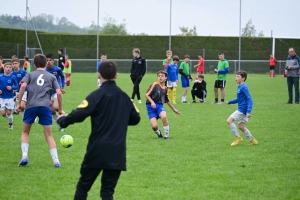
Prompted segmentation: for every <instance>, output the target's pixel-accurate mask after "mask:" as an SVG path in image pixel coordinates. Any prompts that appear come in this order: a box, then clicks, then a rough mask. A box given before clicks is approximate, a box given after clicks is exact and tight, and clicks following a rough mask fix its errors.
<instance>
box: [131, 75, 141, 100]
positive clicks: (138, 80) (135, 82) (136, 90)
mask: <svg viewBox="0 0 300 200" xmlns="http://www.w3.org/2000/svg"><path fill="white" fill-rule="evenodd" d="M131 81H132V83H133V91H132V95H131V99H134V97H135V95H136V96H137V98H138V100H140V99H141V95H140V83H141V81H142V76H138V77H131Z"/></svg>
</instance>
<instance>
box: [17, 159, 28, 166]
mask: <svg viewBox="0 0 300 200" xmlns="http://www.w3.org/2000/svg"><path fill="white" fill-rule="evenodd" d="M27 164H28V159H27V158H22V160H21V161H20V162H19V164H18V166H19V167H21V166H25V165H27Z"/></svg>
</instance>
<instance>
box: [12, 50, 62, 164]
mask: <svg viewBox="0 0 300 200" xmlns="http://www.w3.org/2000/svg"><path fill="white" fill-rule="evenodd" d="M33 62H34V66H35V67H36V70H35V71H33V72H31V73H28V74H26V76H25V77H24V78H23V80H22V85H21V89H20V93H19V98H20V99H22V98H23V95H24V92H25V89H26V87H27V86H29V87H28V98H27V100H28V101H27V108H26V110H25V113H24V118H23V127H22V136H21V149H22V159H21V161H20V162H19V166H24V165H27V164H28V148H29V133H30V129H31V125H32V124H33V123H34V120H35V118H36V117H39V124H41V125H42V126H43V128H44V135H45V139H46V141H47V143H48V146H49V149H50V155H51V157H52V160H53V164H54V167H60V166H61V165H60V162H59V159H58V154H57V149H56V143H55V141H54V139H53V137H52V118H51V115H52V114H51V104H52V102H51V99H50V97H51V94H52V90H56V94H57V98H58V105H59V113H60V114H62V113H63V111H62V95H61V91H60V87H59V86H58V83H57V80H56V78H55V76H53V75H52V74H50V73H48V72H46V71H45V67H46V62H47V60H46V57H45V56H44V55H42V54H37V55H35V56H34V58H33ZM17 110H18V111H20V110H21V103H20V101H19V104H18V107H17Z"/></svg>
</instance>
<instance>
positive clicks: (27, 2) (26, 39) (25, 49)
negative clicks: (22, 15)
mask: <svg viewBox="0 0 300 200" xmlns="http://www.w3.org/2000/svg"><path fill="white" fill-rule="evenodd" d="M27 10H28V0H26V36H25V37H26V38H25V56H27V42H28V41H27V39H28V22H27V13H28V11H27Z"/></svg>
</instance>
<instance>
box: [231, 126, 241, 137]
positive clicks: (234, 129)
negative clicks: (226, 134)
mask: <svg viewBox="0 0 300 200" xmlns="http://www.w3.org/2000/svg"><path fill="white" fill-rule="evenodd" d="M229 127H230V129H231V131H232V132H233V134H234V136H235V137H238V136H240V134H239V132H238V130H237V128H236V125H235V124H234V123H231V124H230V125H229Z"/></svg>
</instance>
